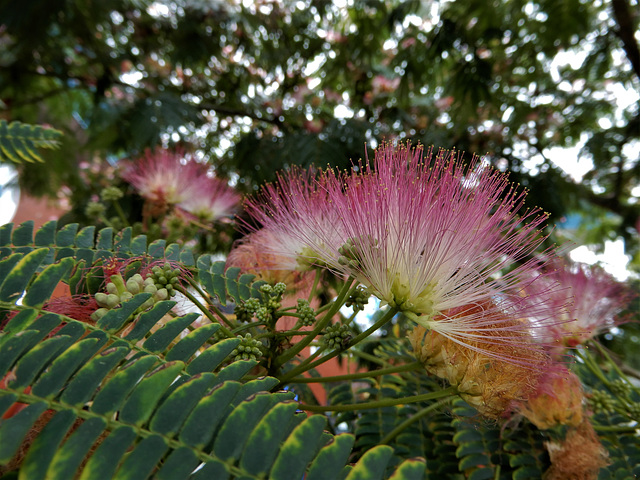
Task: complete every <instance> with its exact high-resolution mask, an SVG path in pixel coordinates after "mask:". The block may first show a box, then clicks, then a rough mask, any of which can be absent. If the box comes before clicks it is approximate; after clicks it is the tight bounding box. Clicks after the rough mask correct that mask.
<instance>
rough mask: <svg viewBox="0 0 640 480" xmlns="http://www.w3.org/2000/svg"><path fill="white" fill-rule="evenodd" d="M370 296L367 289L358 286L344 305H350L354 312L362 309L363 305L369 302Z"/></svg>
mask: <svg viewBox="0 0 640 480" xmlns="http://www.w3.org/2000/svg"><path fill="white" fill-rule="evenodd" d="M370 296H371V294H370V293H369V292H368V291H367V289H365V288H362V287H358V288H357V289H356V291H355V293H354V294H353V295H351V296H350V297H349V298H348V299H347V301H346V303H345V306H347V307H351V306H352V307H353V311H354V312H360V311H362V310H364V306H365V305H366V304H367V303H369V297H370Z"/></svg>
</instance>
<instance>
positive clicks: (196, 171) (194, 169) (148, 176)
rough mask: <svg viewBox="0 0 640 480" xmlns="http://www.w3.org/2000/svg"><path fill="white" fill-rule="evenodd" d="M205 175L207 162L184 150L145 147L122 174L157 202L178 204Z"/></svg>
mask: <svg viewBox="0 0 640 480" xmlns="http://www.w3.org/2000/svg"><path fill="white" fill-rule="evenodd" d="M202 175H205V167H204V165H202V164H199V163H196V162H194V161H189V160H187V159H185V156H184V155H183V154H182V153H179V152H172V151H169V150H165V149H156V150H153V151H152V150H146V151H145V154H144V156H142V157H140V158H138V159H136V160H135V161H133V162H132V163H131V164H129V165H128V167H127V168H126V169H125V171H124V173H123V175H122V177H123V178H124V179H125V180H126V181H127V182H129V183H130V184H131V185H133V187H134V188H135V189H136V190H137V191H138V193H139V194H140V196H142V197H144V198H145V199H147V200H149V201H151V202H153V203H155V204H157V205H176V204H178V203H180V202H183V201H185V200H186V199H187V198H188V196H189V195H190V189H191V187H192V185H193V184H194V182H196V180H197V179H198V178H199V177H201V176H202Z"/></svg>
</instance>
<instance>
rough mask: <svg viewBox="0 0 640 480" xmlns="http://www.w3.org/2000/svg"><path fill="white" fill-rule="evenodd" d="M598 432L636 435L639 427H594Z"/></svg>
mask: <svg viewBox="0 0 640 480" xmlns="http://www.w3.org/2000/svg"><path fill="white" fill-rule="evenodd" d="M593 429H594V430H596V431H597V432H618V433H636V432H637V431H638V427H618V426H615V425H593Z"/></svg>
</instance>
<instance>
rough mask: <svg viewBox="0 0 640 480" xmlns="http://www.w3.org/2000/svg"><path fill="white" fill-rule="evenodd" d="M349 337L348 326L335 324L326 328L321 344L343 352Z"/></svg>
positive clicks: (349, 330)
mask: <svg viewBox="0 0 640 480" xmlns="http://www.w3.org/2000/svg"><path fill="white" fill-rule="evenodd" d="M351 337H352V335H351V329H350V328H349V325H344V324H342V323H336V324H335V325H330V326H328V327H327V329H326V330H325V332H324V336H323V337H322V342H323V343H324V344H325V345H327V347H329V348H330V349H336V350H343V349H345V348H346V346H347V344H348V343H349V341H350V340H351Z"/></svg>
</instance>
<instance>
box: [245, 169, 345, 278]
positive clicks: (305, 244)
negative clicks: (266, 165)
mask: <svg viewBox="0 0 640 480" xmlns="http://www.w3.org/2000/svg"><path fill="white" fill-rule="evenodd" d="M336 180H337V179H336V178H335V176H332V175H325V174H324V173H323V172H318V173H317V174H316V172H313V171H309V170H303V169H300V168H298V167H295V166H294V167H292V168H291V169H290V170H289V171H288V172H286V173H279V174H278V175H277V180H276V182H275V183H272V184H268V185H265V186H264V187H263V188H262V191H261V192H260V193H259V194H258V195H257V196H256V197H255V198H254V199H249V200H247V201H246V202H245V210H246V212H247V213H248V214H249V216H250V217H251V218H252V219H253V220H255V221H256V223H259V224H261V225H264V227H265V228H264V229H262V231H261V233H260V235H262V236H263V237H264V238H269V239H271V240H272V241H269V242H267V243H266V244H265V245H264V249H265V252H268V253H269V254H270V255H272V256H273V257H274V258H278V263H279V266H278V267H277V268H278V269H286V270H294V269H297V270H306V269H308V268H309V266H310V265H317V264H323V263H324V257H326V255H328V254H329V252H331V251H332V249H333V250H335V249H336V248H338V247H340V245H342V243H344V242H345V241H346V237H345V236H344V233H343V229H342V224H341V222H340V219H339V218H337V215H338V212H337V210H336V209H335V208H334V204H333V200H332V199H331V198H330V196H329V184H330V183H335V182H336ZM333 187H334V188H335V185H334V186H333ZM245 226H246V227H247V229H248V230H254V231H255V230H259V229H258V228H255V226H252V225H249V224H247V225H245ZM327 237H329V238H330V239H331V242H330V244H326V245H325V238H327ZM318 248H319V249H320V250H323V252H315V251H314V249H318Z"/></svg>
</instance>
